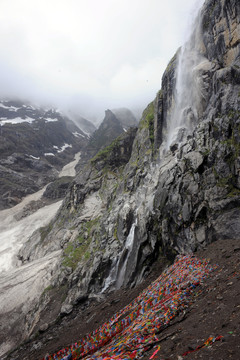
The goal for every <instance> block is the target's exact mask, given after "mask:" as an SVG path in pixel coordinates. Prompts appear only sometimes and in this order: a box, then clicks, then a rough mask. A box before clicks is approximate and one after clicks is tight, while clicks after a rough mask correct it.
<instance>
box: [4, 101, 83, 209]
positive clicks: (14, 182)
mask: <svg viewBox="0 0 240 360" xmlns="http://www.w3.org/2000/svg"><path fill="white" fill-rule="evenodd" d="M87 141H88V136H87V135H86V134H84V133H83V132H82V131H81V130H80V129H79V128H78V127H77V126H76V125H75V124H74V123H73V122H72V121H70V120H69V119H68V118H66V117H64V116H62V115H61V114H60V113H58V112H57V111H55V110H52V109H51V110H48V111H46V110H43V109H41V108H36V107H34V106H32V105H26V104H24V103H22V102H13V101H0V209H4V208H7V207H11V206H14V205H16V204H17V203H19V202H20V201H21V199H22V198H23V197H25V196H26V195H27V194H31V193H34V192H36V191H37V190H39V189H41V188H42V187H43V186H44V185H46V184H47V183H48V182H50V181H53V180H54V179H56V177H57V176H58V170H60V169H61V168H62V167H63V166H64V165H65V164H67V163H68V162H70V160H71V159H72V158H73V157H74V154H75V153H77V152H79V151H80V150H81V149H82V148H83V147H84V146H85V145H86V143H87Z"/></svg>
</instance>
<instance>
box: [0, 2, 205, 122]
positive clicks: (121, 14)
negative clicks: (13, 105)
mask: <svg viewBox="0 0 240 360" xmlns="http://www.w3.org/2000/svg"><path fill="white" fill-rule="evenodd" d="M202 2H203V1H199V0H181V1H179V0H168V1H159V0H130V1H129V0H101V1H99V0H89V1H86V0H41V1H40V0H1V2H0V47H1V59H0V84H1V87H0V96H16V97H25V98H28V99H30V100H32V101H34V102H37V103H47V104H51V103H52V104H53V105H55V106H57V107H59V108H60V109H62V110H64V111H65V110H70V109H73V110H74V111H75V112H80V114H82V115H83V116H87V117H90V118H92V119H94V118H96V119H101V118H102V117H103V111H104V109H106V108H113V107H120V106H128V107H130V108H132V109H137V108H144V107H145V106H146V104H147V103H148V102H149V101H151V100H152V99H153V97H154V96H155V94H156V92H157V91H158V90H159V88H160V84H161V75H162V73H163V71H164V69H165V67H166V65H167V63H168V61H169V60H170V58H171V57H172V56H173V55H174V53H175V51H176V49H177V48H178V47H179V46H180V45H181V44H182V43H183V42H184V39H185V37H186V35H187V33H188V29H189V24H190V23H191V19H192V17H193V13H194V12H196V7H198V8H199V7H200V5H201V3H202Z"/></svg>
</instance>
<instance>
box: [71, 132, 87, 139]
mask: <svg viewBox="0 0 240 360" xmlns="http://www.w3.org/2000/svg"><path fill="white" fill-rule="evenodd" d="M73 135H74V136H76V137H83V138H85V136H84V135H82V134H79V133H78V132H77V131H75V132H74V133H73Z"/></svg>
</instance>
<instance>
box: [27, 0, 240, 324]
mask: <svg viewBox="0 0 240 360" xmlns="http://www.w3.org/2000/svg"><path fill="white" fill-rule="evenodd" d="M239 24H240V4H239V1H238V0H225V1H224V0H220V1H219V0H218V1H214V0H207V1H206V2H205V4H204V6H203V8H202V10H201V14H200V16H199V18H198V21H197V23H196V26H195V29H194V31H193V34H192V36H191V37H190V40H189V42H188V43H187V44H186V45H185V46H184V47H183V48H182V49H181V50H179V51H178V52H177V54H176V55H175V56H174V57H173V59H172V60H171V62H170V63H169V65H168V68H167V69H166V71H165V73H164V76H163V79H162V88H161V90H160V91H159V93H158V94H157V96H156V98H155V100H154V101H153V102H152V103H150V104H149V105H148V107H147V108H146V110H145V111H144V113H143V116H142V119H141V121H140V124H139V128H138V131H137V133H136V134H135V132H134V130H131V131H129V133H127V134H126V135H125V137H123V138H121V137H120V138H119V139H118V140H117V142H115V143H113V144H112V145H110V147H108V148H107V150H103V151H101V152H100V153H99V154H98V155H97V156H96V157H95V158H93V159H92V161H91V162H90V163H89V164H88V165H87V167H86V168H85V169H84V171H82V172H81V173H80V174H79V175H78V176H77V178H76V179H75V182H74V183H73V184H72V186H71V188H70V191H69V193H68V195H67V197H66V199H65V201H64V204H63V206H62V208H61V210H60V211H59V213H58V215H57V217H56V219H55V221H54V222H52V223H51V224H50V225H49V227H47V228H45V229H44V231H43V230H41V231H42V232H41V231H40V232H37V233H35V235H34V236H33V238H31V239H30V240H29V242H28V243H27V244H26V246H25V247H24V249H22V250H21V253H20V257H21V259H22V261H23V262H26V261H29V260H34V259H38V258H39V257H42V256H45V255H47V254H49V253H51V252H52V251H55V250H61V251H62V253H61V256H60V258H59V263H58V267H57V270H56V271H55V273H54V274H53V278H52V286H53V287H54V288H55V289H63V288H64V289H65V290H64V291H65V300H64V303H63V305H62V308H61V312H62V313H67V312H71V310H72V306H73V305H74V304H76V303H78V302H82V301H87V298H88V297H91V296H98V297H99V296H101V294H102V293H104V292H105V291H108V290H111V289H118V288H120V287H122V286H132V285H135V284H137V283H138V282H139V281H141V280H142V278H143V277H144V276H145V275H146V274H147V273H148V271H149V269H150V267H151V266H152V264H153V263H154V262H155V261H156V260H157V259H159V261H162V259H163V258H165V259H166V258H167V259H170V260H171V259H172V258H174V256H175V255H176V254H177V253H188V252H192V251H194V250H196V249H197V248H199V247H204V246H206V245H207V244H208V243H210V242H212V241H214V240H217V239H228V238H235V237H238V236H239V232H240V221H239V220H240V207H239V205H240V171H239V169H240V154H239V143H240V116H239V115H240V103H239V98H240V87H239V84H240V42H239V38H240V25H239ZM56 291H57V290H56ZM61 291H62V290H61ZM50 295H51V294H50V293H48V292H45V293H44V296H43V298H42V300H41V306H40V307H39V308H38V311H39V312H40V313H41V309H44V306H47V304H49V303H50V302H51V296H50ZM59 306H60V305H59ZM59 311H60V308H59ZM39 312H38V316H39ZM34 317H36V313H32V314H31V316H30V315H29V319H30V320H29V322H31V321H33V320H32V319H34ZM39 318H41V316H39ZM36 328H37V327H36ZM36 328H35V329H36Z"/></svg>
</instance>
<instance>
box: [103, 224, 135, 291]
mask: <svg viewBox="0 0 240 360" xmlns="http://www.w3.org/2000/svg"><path fill="white" fill-rule="evenodd" d="M136 226H137V219H136V220H135V222H134V223H133V224H132V226H131V229H130V231H129V234H128V236H127V239H126V242H125V245H124V248H123V250H122V253H121V255H120V257H119V258H115V259H114V260H113V263H112V267H111V270H110V272H109V275H108V277H107V278H106V280H105V283H104V287H103V289H102V291H101V293H103V292H104V291H106V290H107V289H109V288H110V287H111V286H113V285H114V286H115V288H116V289H120V287H121V286H122V285H123V283H124V280H125V274H126V269H127V264H128V260H129V256H130V254H131V252H132V249H133V243H134V235H135V228H136Z"/></svg>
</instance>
